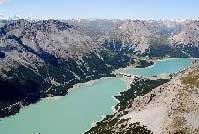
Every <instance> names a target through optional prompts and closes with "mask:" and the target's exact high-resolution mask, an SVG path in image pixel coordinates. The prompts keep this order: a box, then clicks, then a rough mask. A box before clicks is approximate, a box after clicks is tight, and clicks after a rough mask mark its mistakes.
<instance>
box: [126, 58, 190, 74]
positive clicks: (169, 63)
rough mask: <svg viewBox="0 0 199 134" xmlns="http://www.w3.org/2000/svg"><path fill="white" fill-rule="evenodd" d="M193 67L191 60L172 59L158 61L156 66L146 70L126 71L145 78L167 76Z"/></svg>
mask: <svg viewBox="0 0 199 134" xmlns="http://www.w3.org/2000/svg"><path fill="white" fill-rule="evenodd" d="M189 65H191V59H187V58H170V59H166V60H158V61H157V62H156V63H155V64H154V65H152V66H149V67H146V68H133V69H129V70H127V71H126V73H128V74H134V75H140V76H145V77H150V76H156V75H167V74H171V73H175V72H179V71H181V70H183V69H184V68H186V67H187V66H189Z"/></svg>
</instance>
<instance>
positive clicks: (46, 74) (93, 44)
mask: <svg viewBox="0 0 199 134" xmlns="http://www.w3.org/2000/svg"><path fill="white" fill-rule="evenodd" d="M0 24H1V25H0V26H1V27H0V74H1V75H0V86H1V89H0V92H1V94H0V109H2V110H0V117H4V116H7V115H10V114H14V113H16V112H17V111H19V109H20V107H22V106H24V105H28V104H30V103H35V102H37V101H38V100H39V99H40V98H43V97H47V96H56V95H66V94H67V92H68V89H69V88H71V87H72V86H73V85H74V84H76V83H79V82H85V81H88V80H91V79H96V78H100V77H102V76H112V74H111V72H112V71H113V70H114V69H117V68H120V67H126V66H127V65H129V64H132V63H134V61H135V60H134V59H135V58H136V61H137V60H139V58H140V57H151V58H153V57H155V58H157V57H199V53H198V51H199V49H198V38H197V37H198V28H199V25H198V21H192V20H190V21H183V22H174V21H145V20H100V19H96V20H39V21H34V20H25V19H19V20H2V21H1V23H0Z"/></svg>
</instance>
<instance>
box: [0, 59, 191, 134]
mask: <svg viewBox="0 0 199 134" xmlns="http://www.w3.org/2000/svg"><path fill="white" fill-rule="evenodd" d="M190 64H191V59H186V58H182V59H178V58H175V59H166V60H158V61H157V62H156V63H155V64H154V65H152V66H150V67H146V68H141V69H135V68H132V69H129V70H128V71H127V73H129V74H136V75H141V76H154V75H162V74H170V73H174V72H178V71H181V70H183V69H184V68H186V67H188V66H189V65H190ZM123 90H126V84H125V82H124V81H122V80H121V79H120V78H117V77H113V78H102V79H99V80H96V82H95V83H94V84H92V85H83V86H81V87H78V88H74V89H72V91H70V92H69V94H68V95H66V96H64V97H59V98H58V97H55V98H53V99H42V100H41V101H40V102H38V103H36V104H33V105H30V106H27V107H24V108H22V109H21V110H20V112H19V113H18V114H16V115H14V116H10V117H9V118H4V119H2V120H1V121H0V133H1V134H39V133H40V134H81V133H83V132H84V131H85V130H87V129H89V128H90V127H91V124H92V122H95V121H98V120H100V119H101V118H102V115H106V114H111V113H112V109H111V107H112V106H114V105H116V103H117V101H115V100H114V99H113V96H114V95H118V93H119V92H121V91H123Z"/></svg>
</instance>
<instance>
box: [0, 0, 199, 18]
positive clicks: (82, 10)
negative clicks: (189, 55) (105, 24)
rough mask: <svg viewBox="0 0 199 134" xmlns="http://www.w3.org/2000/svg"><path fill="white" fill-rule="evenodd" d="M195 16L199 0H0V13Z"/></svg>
mask: <svg viewBox="0 0 199 134" xmlns="http://www.w3.org/2000/svg"><path fill="white" fill-rule="evenodd" d="M15 15H17V16H20V17H22V18H27V17H30V18H40V19H78V18H80V19H97V18H98V19H155V20H157V19H198V18H199V0H0V17H1V18H3V17H4V18H8V17H13V16H15Z"/></svg>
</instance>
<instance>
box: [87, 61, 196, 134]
mask: <svg viewBox="0 0 199 134" xmlns="http://www.w3.org/2000/svg"><path fill="white" fill-rule="evenodd" d="M170 59H178V58H163V59H154V60H152V61H153V64H152V65H150V66H147V67H143V68H152V67H154V65H155V64H157V62H162V61H167V60H170ZM190 59H191V60H193V58H190ZM194 59H195V60H198V59H199V58H194ZM191 65H193V63H192V62H191ZM191 65H190V66H191ZM190 66H188V67H186V68H184V69H183V70H181V71H177V72H175V73H171V75H175V74H177V73H180V72H182V71H185V70H186V69H187V68H189V67H190ZM133 68H134V69H135V66H134V65H130V66H127V67H125V68H120V69H117V70H114V71H113V72H112V73H113V74H115V75H116V74H117V73H118V72H125V71H127V70H129V69H133ZM138 69H139V68H138ZM165 75H167V77H168V76H169V74H162V75H159V76H157V78H160V79H164V78H167V77H166V76H165ZM116 77H117V76H116ZM138 77H140V78H144V77H141V76H138ZM119 78H120V79H121V80H122V81H123V82H125V83H126V88H125V89H124V90H123V91H121V92H124V91H127V90H129V89H130V88H131V87H130V85H131V83H132V82H133V80H134V79H132V78H131V77H130V78H129V77H123V76H122V77H119ZM157 78H156V79H157ZM121 92H118V93H117V94H118V95H121ZM111 97H112V98H113V100H114V101H116V103H117V104H119V103H120V101H119V100H118V99H117V98H116V95H113V96H111ZM117 104H116V105H117ZM116 105H115V106H116ZM115 106H114V105H113V106H111V109H112V115H114V114H115V113H116V112H117V110H116V108H115ZM106 117H107V115H102V116H101V119H100V120H98V121H94V122H92V123H91V127H90V128H89V129H88V130H85V132H88V131H89V130H90V129H92V128H93V127H95V126H96V125H97V123H99V122H101V121H103V120H104V119H105V118H106ZM85 132H84V133H85ZM84 133H83V134H84Z"/></svg>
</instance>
